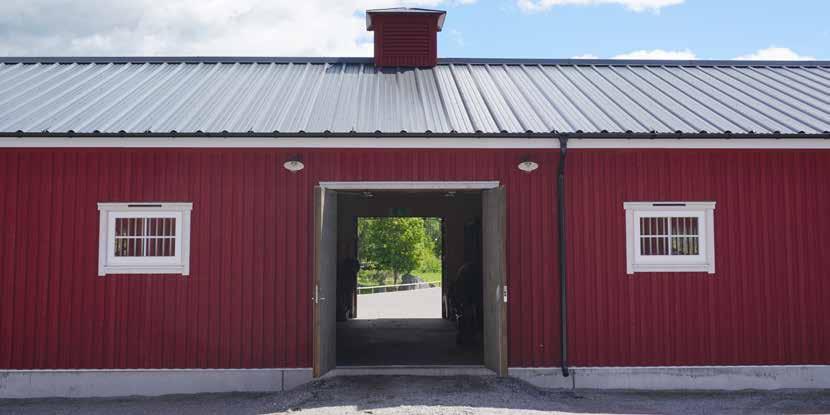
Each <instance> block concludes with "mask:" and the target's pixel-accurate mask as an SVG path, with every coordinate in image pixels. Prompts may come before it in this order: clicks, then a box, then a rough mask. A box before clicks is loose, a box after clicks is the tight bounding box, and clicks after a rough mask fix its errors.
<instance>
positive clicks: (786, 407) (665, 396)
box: [0, 376, 830, 415]
mask: <svg viewBox="0 0 830 415" xmlns="http://www.w3.org/2000/svg"><path fill="white" fill-rule="evenodd" d="M287 412H291V413H293V412H301V413H308V414H378V415H381V414H507V413H510V414H535V413H543V412H547V413H549V412H554V413H574V414H576V413H578V414H594V413H611V414H623V413H631V414H656V413H677V414H710V413H741V414H745V413H775V414H778V413H811V414H816V413H830V391H828V390H824V391H775V392H750V391H747V392H728V393H727V392H624V391H576V392H573V391H544V390H540V389H537V388H535V387H533V386H530V385H528V384H526V383H523V382H521V381H518V380H516V379H510V378H506V379H498V378H491V377H487V378H476V377H446V378H429V377H412V376H388V377H369V376H365V377H352V378H348V377H341V378H333V379H325V380H321V381H317V382H313V383H310V384H308V385H305V386H302V387H300V388H297V389H294V390H291V391H288V392H284V393H268V394H206V395H186V396H185V395H177V396H164V397H158V398H123V399H38V400H5V401H3V400H0V413H2V414H16V413H49V414H80V413H83V414H111V413H121V414H165V413H171V414H222V413H235V414H269V413H287Z"/></svg>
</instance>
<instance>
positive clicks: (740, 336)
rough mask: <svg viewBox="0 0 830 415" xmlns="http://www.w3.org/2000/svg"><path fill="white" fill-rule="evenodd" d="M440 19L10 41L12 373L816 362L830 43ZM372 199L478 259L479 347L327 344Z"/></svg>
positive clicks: (661, 379)
mask: <svg viewBox="0 0 830 415" xmlns="http://www.w3.org/2000/svg"><path fill="white" fill-rule="evenodd" d="M444 16H445V14H444V13H443V12H439V11H431V10H412V9H388V10H376V11H370V12H368V13H367V27H368V28H369V29H370V30H374V31H375V36H376V41H375V59H374V60H372V59H358V58H308V59H281V58H221V57H220V58H0V92H1V93H0V136H1V137H0V211H2V214H0V234H2V238H0V397H24V396H107V395H125V394H149V395H152V394H161V393H181V392H197V391H250V390H280V389H287V388H290V387H292V386H294V385H297V384H300V383H303V382H306V381H309V380H311V379H312V378H313V377H317V376H323V375H326V374H327V373H331V375H337V374H338V373H340V374H343V373H345V374H350V373H351V374H355V373H368V374H372V373H396V371H397V372H406V373H426V374H429V373H432V372H435V373H439V372H440V373H495V374H498V375H507V376H516V377H520V378H523V379H526V380H529V381H531V382H533V383H536V384H540V385H544V386H552V387H577V388H579V387H585V388H606V387H607V388H704V389H705V388H727V389H732V388H779V387H830V366H828V365H830V320H828V318H827V316H828V315H830V301H828V298H830V295H829V294H828V293H830V255H828V254H827V243H826V235H828V234H830V187H828V177H830V132H829V131H830V63H828V62H740V61H728V62H715V61H672V62H656V61H606V60H518V59H437V58H436V56H437V55H436V50H437V48H436V44H435V42H436V38H437V37H436V34H437V32H438V31H440V30H441V28H442V25H443V22H444ZM378 212H380V213H378ZM383 212H393V213H390V214H391V215H394V214H395V213H394V212H398V214H400V213H401V212H403V214H404V215H409V214H411V215H420V216H424V215H429V216H438V217H443V218H445V221H446V222H445V223H446V226H447V240H448V241H455V242H452V243H453V245H452V246H448V247H447V249H448V251H447V252H448V254H447V255H448V257H447V258H446V259H445V261H446V263H445V266H447V264H449V263H450V262H452V261H455V262H454V263H453V264H456V265H458V264H460V263H462V262H464V261H467V260H468V259H467V258H466V257H465V256H462V254H461V253H460V252H462V251H466V252H468V253H469V255H471V257H472V258H477V259H476V260H477V261H478V262H477V266H479V267H480V268H481V292H482V295H481V301H482V307H483V324H484V329H483V336H482V340H481V341H482V345H481V355H480V356H479V357H478V360H477V361H476V362H475V364H472V365H469V364H464V365H452V364H451V363H452V362H450V363H449V364H448V363H447V362H438V361H436V362H419V363H418V365H417V367H416V365H410V366H411V367H405V366H403V367H402V366H400V365H395V366H386V365H385V364H376V365H361V366H347V365H340V364H338V362H337V353H338V351H337V349H338V341H337V337H338V334H337V328H336V327H337V324H336V323H335V317H336V311H335V309H336V301H335V298H340V297H341V296H342V295H343V294H344V293H342V292H339V293H338V292H337V291H338V287H339V285H338V283H337V280H336V279H337V274H338V266H341V264H342V260H343V259H344V258H346V257H348V255H349V254H350V252H352V251H353V250H354V249H355V248H354V245H355V241H356V236H355V234H354V229H353V223H354V218H355V217H357V216H361V215H376V216H383V215H384V213H383ZM470 224H472V225H470ZM468 231H469V232H468ZM471 232H472V233H471ZM469 235H477V236H476V237H475V238H473V239H470V238H472V237H469ZM469 241H473V242H469ZM448 243H449V242H448ZM470 246H472V247H473V248H470V249H467V248H469V247H470ZM451 252H453V253H454V254H451ZM452 255H455V256H454V257H452ZM464 255H467V254H466V253H465V254H464ZM450 257H452V258H450ZM453 271H454V270H453ZM450 274H451V272H448V273H447V274H446V275H450ZM446 275H445V278H448V277H447V276H446ZM340 290H341V291H342V288H341V289H340ZM346 294H347V295H351V294H352V293H346ZM430 363H435V364H430ZM407 370H409V372H407ZM442 371H443V372H442Z"/></svg>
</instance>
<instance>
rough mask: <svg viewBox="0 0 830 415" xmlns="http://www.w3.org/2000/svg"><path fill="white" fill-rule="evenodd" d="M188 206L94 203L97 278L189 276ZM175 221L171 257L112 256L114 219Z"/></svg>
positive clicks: (184, 204) (175, 204) (113, 248)
mask: <svg viewBox="0 0 830 415" xmlns="http://www.w3.org/2000/svg"><path fill="white" fill-rule="evenodd" d="M192 210H193V204H192V203H156V202H135V203H98V211H99V216H100V220H99V229H98V275H99V276H102V277H103V276H105V275H109V274H181V275H185V276H186V275H190V212H191V211H192ZM146 217H161V218H175V219H176V248H175V255H174V256H172V257H116V256H115V242H114V241H115V221H116V219H118V218H146Z"/></svg>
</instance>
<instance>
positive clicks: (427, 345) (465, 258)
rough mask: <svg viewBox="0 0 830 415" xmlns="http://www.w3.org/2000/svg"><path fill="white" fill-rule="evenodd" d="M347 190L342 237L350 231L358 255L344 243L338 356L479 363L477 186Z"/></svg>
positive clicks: (357, 360) (377, 361)
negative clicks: (471, 189) (467, 189)
mask: <svg viewBox="0 0 830 415" xmlns="http://www.w3.org/2000/svg"><path fill="white" fill-rule="evenodd" d="M350 196H351V195H348V194H342V197H341V201H342V202H343V204H342V205H341V207H340V209H341V212H342V213H341V216H340V219H341V220H343V221H345V222H346V224H347V225H348V226H342V227H341V228H340V229H342V230H343V234H341V237H340V238H341V240H350V241H353V240H354V238H355V237H356V243H357V246H356V248H357V249H356V251H357V261H355V260H354V259H353V258H352V257H350V256H349V254H350V253H353V252H354V245H352V243H346V242H344V243H343V248H344V249H343V250H344V251H346V252H342V251H341V253H340V257H341V258H342V257H343V256H346V258H343V260H342V261H341V267H340V269H339V271H338V291H339V292H340V296H339V297H338V299H339V302H340V303H341V304H339V306H338V311H339V312H340V314H339V315H338V320H339V321H338V323H337V365H338V366H382V365H419V366H423V365H483V347H482V338H483V319H482V313H483V307H482V294H481V285H482V274H481V269H482V267H481V218H480V215H481V207H480V206H481V197H480V194H477V193H470V194H457V193H435V192H432V193H418V194H399V193H384V194H377V193H370V194H369V193H363V194H360V195H357V196H356V198H352V197H350ZM366 199H368V200H366ZM351 202H355V203H351ZM366 213H368V214H371V215H375V216H358V215H361V214H366ZM384 213H385V214H386V216H376V215H379V214H384ZM419 214H441V215H442V216H440V217H420V216H416V215H419ZM355 230H356V235H355ZM344 254H345V255H344ZM358 264H359V267H360V269H359V271H357V275H356V276H355V275H354V271H355V270H357V266H358ZM344 269H345V272H342V270H344ZM352 281H356V282H357V284H356V286H355V288H354V292H355V294H356V295H354V296H352V295H351V290H350V289H351V286H350V285H351V283H352ZM352 298H354V299H355V300H356V301H355V302H354V303H353V304H354V305H355V306H356V307H353V308H351V307H350V305H352V304H350V300H351V299H352ZM343 302H345V304H343ZM349 311H351V312H349Z"/></svg>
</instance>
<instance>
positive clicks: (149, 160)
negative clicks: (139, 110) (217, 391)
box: [0, 149, 830, 369]
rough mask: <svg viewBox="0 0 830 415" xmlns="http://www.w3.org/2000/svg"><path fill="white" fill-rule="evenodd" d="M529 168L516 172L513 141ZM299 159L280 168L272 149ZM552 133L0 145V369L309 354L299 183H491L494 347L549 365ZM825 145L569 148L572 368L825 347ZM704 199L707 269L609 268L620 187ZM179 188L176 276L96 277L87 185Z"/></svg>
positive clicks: (257, 363)
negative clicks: (534, 136) (506, 298)
mask: <svg viewBox="0 0 830 415" xmlns="http://www.w3.org/2000/svg"><path fill="white" fill-rule="evenodd" d="M528 154H529V155H530V157H531V158H532V159H533V160H535V161H537V162H539V163H540V165H541V167H540V169H539V170H537V171H536V172H534V173H532V174H524V173H521V172H519V170H518V169H516V164H517V163H518V162H519V161H520V160H521V159H523V158H524V157H525V156H526V155H528ZM293 155H299V156H300V157H302V159H303V161H304V162H305V164H306V166H307V167H306V169H305V170H303V171H302V172H300V173H296V174H292V173H289V172H287V171H286V170H285V169H283V168H282V163H283V162H284V161H285V160H286V159H287V158H289V157H290V156H293ZM557 160H558V152H557V151H555V150H539V151H511V150H272V149H267V150H263V149H232V150H231V149H222V150H219V149H216V150H195V149H194V150H187V149H164V150H161V149H106V150H103V149H54V150H46V149H39V150H35V149H32V150H11V149H3V150H0V234H1V235H2V237H0V368H14V369H31V368H37V369H49V368H181V367H186V368H236V367H308V366H310V365H311V320H310V316H311V309H310V307H311V305H310V301H309V299H310V297H311V294H310V284H311V270H312V266H311V265H312V264H311V249H312V241H311V239H310V235H312V234H313V233H312V229H311V228H312V225H311V222H310V220H311V216H310V214H311V211H310V210H311V206H312V204H311V200H312V199H311V198H312V193H311V190H312V188H313V186H314V185H315V184H316V183H317V182H319V181H329V180H332V181H333V180H338V181H349V180H364V181H370V180H371V181H386V180H388V181H394V180H402V181H403V180H407V181H410V180H435V181H446V180H499V181H501V182H502V183H503V184H504V185H505V187H506V188H507V197H508V207H507V209H508V224H507V232H508V237H507V240H508V247H507V255H508V267H507V269H508V285H509V286H510V302H509V305H508V319H509V328H508V332H509V361H510V365H511V366H528V367H533V366H535V367H542V366H556V365H558V364H559V347H558V344H559V311H558V310H559V289H558V288H559V285H558V274H557V269H558V262H557V257H556V255H557V240H556V203H555V200H556V180H555V179H556V177H555V174H556V168H557ZM827 177H830V151H809V152H808V151H777V150H775V151H773V150H765V151H749V150H741V151H716V150H572V152H571V153H570V155H569V161H568V172H567V185H568V186H567V198H568V224H569V228H568V239H569V247H568V255H569V258H568V259H569V261H568V272H569V293H568V295H569V304H570V306H569V325H570V337H569V349H570V356H571V361H570V363H571V364H572V365H579V366H635V365H703V364H706V365H710V364H714V365H718V364H724V365H734V364H807V363H822V364H827V363H830V323H828V322H830V320H828V319H827V318H826V316H828V315H830V302H828V301H827V300H826V298H827V293H828V292H830V271H829V270H830V255H827V253H826V245H827V244H826V243H825V239H826V235H829V234H830V190H828V185H827ZM638 200H689V201H694V200H713V201H716V202H717V208H716V209H715V234H716V261H717V262H716V267H717V273H716V274H715V275H708V274H694V273H681V274H665V273H651V274H635V275H634V276H628V275H626V273H625V247H624V243H625V228H624V210H623V207H622V204H623V202H625V201H638ZM114 201H191V202H193V206H194V207H193V214H192V237H191V275H190V276H189V277H181V276H160V275H128V276H108V277H98V276H97V261H98V258H97V252H98V249H97V246H98V245H97V244H98V211H97V206H96V203H98V202H114Z"/></svg>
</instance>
